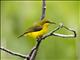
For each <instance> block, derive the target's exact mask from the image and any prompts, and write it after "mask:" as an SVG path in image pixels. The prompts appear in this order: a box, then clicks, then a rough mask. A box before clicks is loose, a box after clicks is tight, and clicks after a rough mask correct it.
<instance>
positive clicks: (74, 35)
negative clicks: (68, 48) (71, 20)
mask: <svg viewBox="0 0 80 60" xmlns="http://www.w3.org/2000/svg"><path fill="white" fill-rule="evenodd" d="M61 28H65V29H67V30H69V31H71V32H73V33H74V34H73V35H64V34H58V33H54V32H56V31H57V30H59V29H61ZM49 36H57V37H63V38H75V37H76V32H75V31H74V30H71V29H69V28H67V27H66V26H64V25H63V24H60V25H59V26H58V27H57V28H56V29H55V30H53V31H51V32H49V33H48V34H46V35H44V36H43V37H42V38H40V39H38V40H37V44H36V46H35V47H34V48H33V49H32V50H31V52H30V54H29V56H28V58H29V60H35V57H36V54H37V51H38V49H39V46H40V43H41V41H42V40H44V39H45V38H47V37H49Z"/></svg>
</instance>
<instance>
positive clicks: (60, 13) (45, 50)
mask: <svg viewBox="0 0 80 60" xmlns="http://www.w3.org/2000/svg"><path fill="white" fill-rule="evenodd" d="M46 7H47V8H46V17H47V18H48V19H50V20H51V21H54V22H56V23H57V24H59V23H63V24H64V25H65V26H67V27H69V28H71V29H73V30H75V31H76V32H77V38H61V37H54V36H51V37H48V38H47V39H46V40H44V41H43V42H42V43H41V45H40V47H39V51H38V54H37V57H36V60H80V17H79V16H80V2H79V1H47V2H46ZM41 13H42V2H41V1H1V46H2V47H5V48H7V49H10V50H12V51H14V52H18V53H21V54H24V55H26V54H28V53H29V52H30V51H31V49H32V47H33V46H34V45H35V43H36V40H35V39H33V38H29V37H22V38H19V39H18V38H17V37H18V36H19V35H20V34H22V33H23V32H24V31H25V30H26V29H27V28H28V27H30V26H32V24H33V23H34V22H35V21H39V19H40V16H41ZM49 28H50V29H49V31H50V30H53V29H54V28H56V26H54V25H51V26H50V27H49ZM58 33H63V34H72V33H70V32H69V31H67V30H65V29H61V30H60V31H58ZM1 60H23V59H22V58H19V57H16V56H13V55H10V54H8V53H6V52H3V51H1Z"/></svg>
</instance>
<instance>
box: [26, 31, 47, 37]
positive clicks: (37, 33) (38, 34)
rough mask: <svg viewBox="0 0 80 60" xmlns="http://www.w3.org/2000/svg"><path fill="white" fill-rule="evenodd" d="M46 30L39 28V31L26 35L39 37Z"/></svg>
mask: <svg viewBox="0 0 80 60" xmlns="http://www.w3.org/2000/svg"><path fill="white" fill-rule="evenodd" d="M46 32H47V30H41V31H37V32H31V33H28V34H27V35H28V36H30V37H33V38H39V37H41V36H43V35H44V34H45V33H46Z"/></svg>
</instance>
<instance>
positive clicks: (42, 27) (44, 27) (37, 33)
mask: <svg viewBox="0 0 80 60" xmlns="http://www.w3.org/2000/svg"><path fill="white" fill-rule="evenodd" d="M49 23H50V24H55V23H54V22H50V21H49V20H48V19H43V20H41V21H39V22H38V23H37V24H36V25H34V26H32V27H30V28H28V29H27V30H26V32H24V33H23V34H22V35H20V36H19V37H22V36H27V35H28V36H30V37H33V38H36V39H37V38H41V37H42V36H43V35H44V34H45V33H47V31H48V25H49ZM19 37H18V38H19Z"/></svg>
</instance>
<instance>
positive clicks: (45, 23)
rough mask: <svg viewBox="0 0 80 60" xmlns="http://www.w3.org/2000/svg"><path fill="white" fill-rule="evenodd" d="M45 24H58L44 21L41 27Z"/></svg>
mask: <svg viewBox="0 0 80 60" xmlns="http://www.w3.org/2000/svg"><path fill="white" fill-rule="evenodd" d="M44 24H56V23H54V22H51V21H49V20H42V21H41V25H44Z"/></svg>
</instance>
